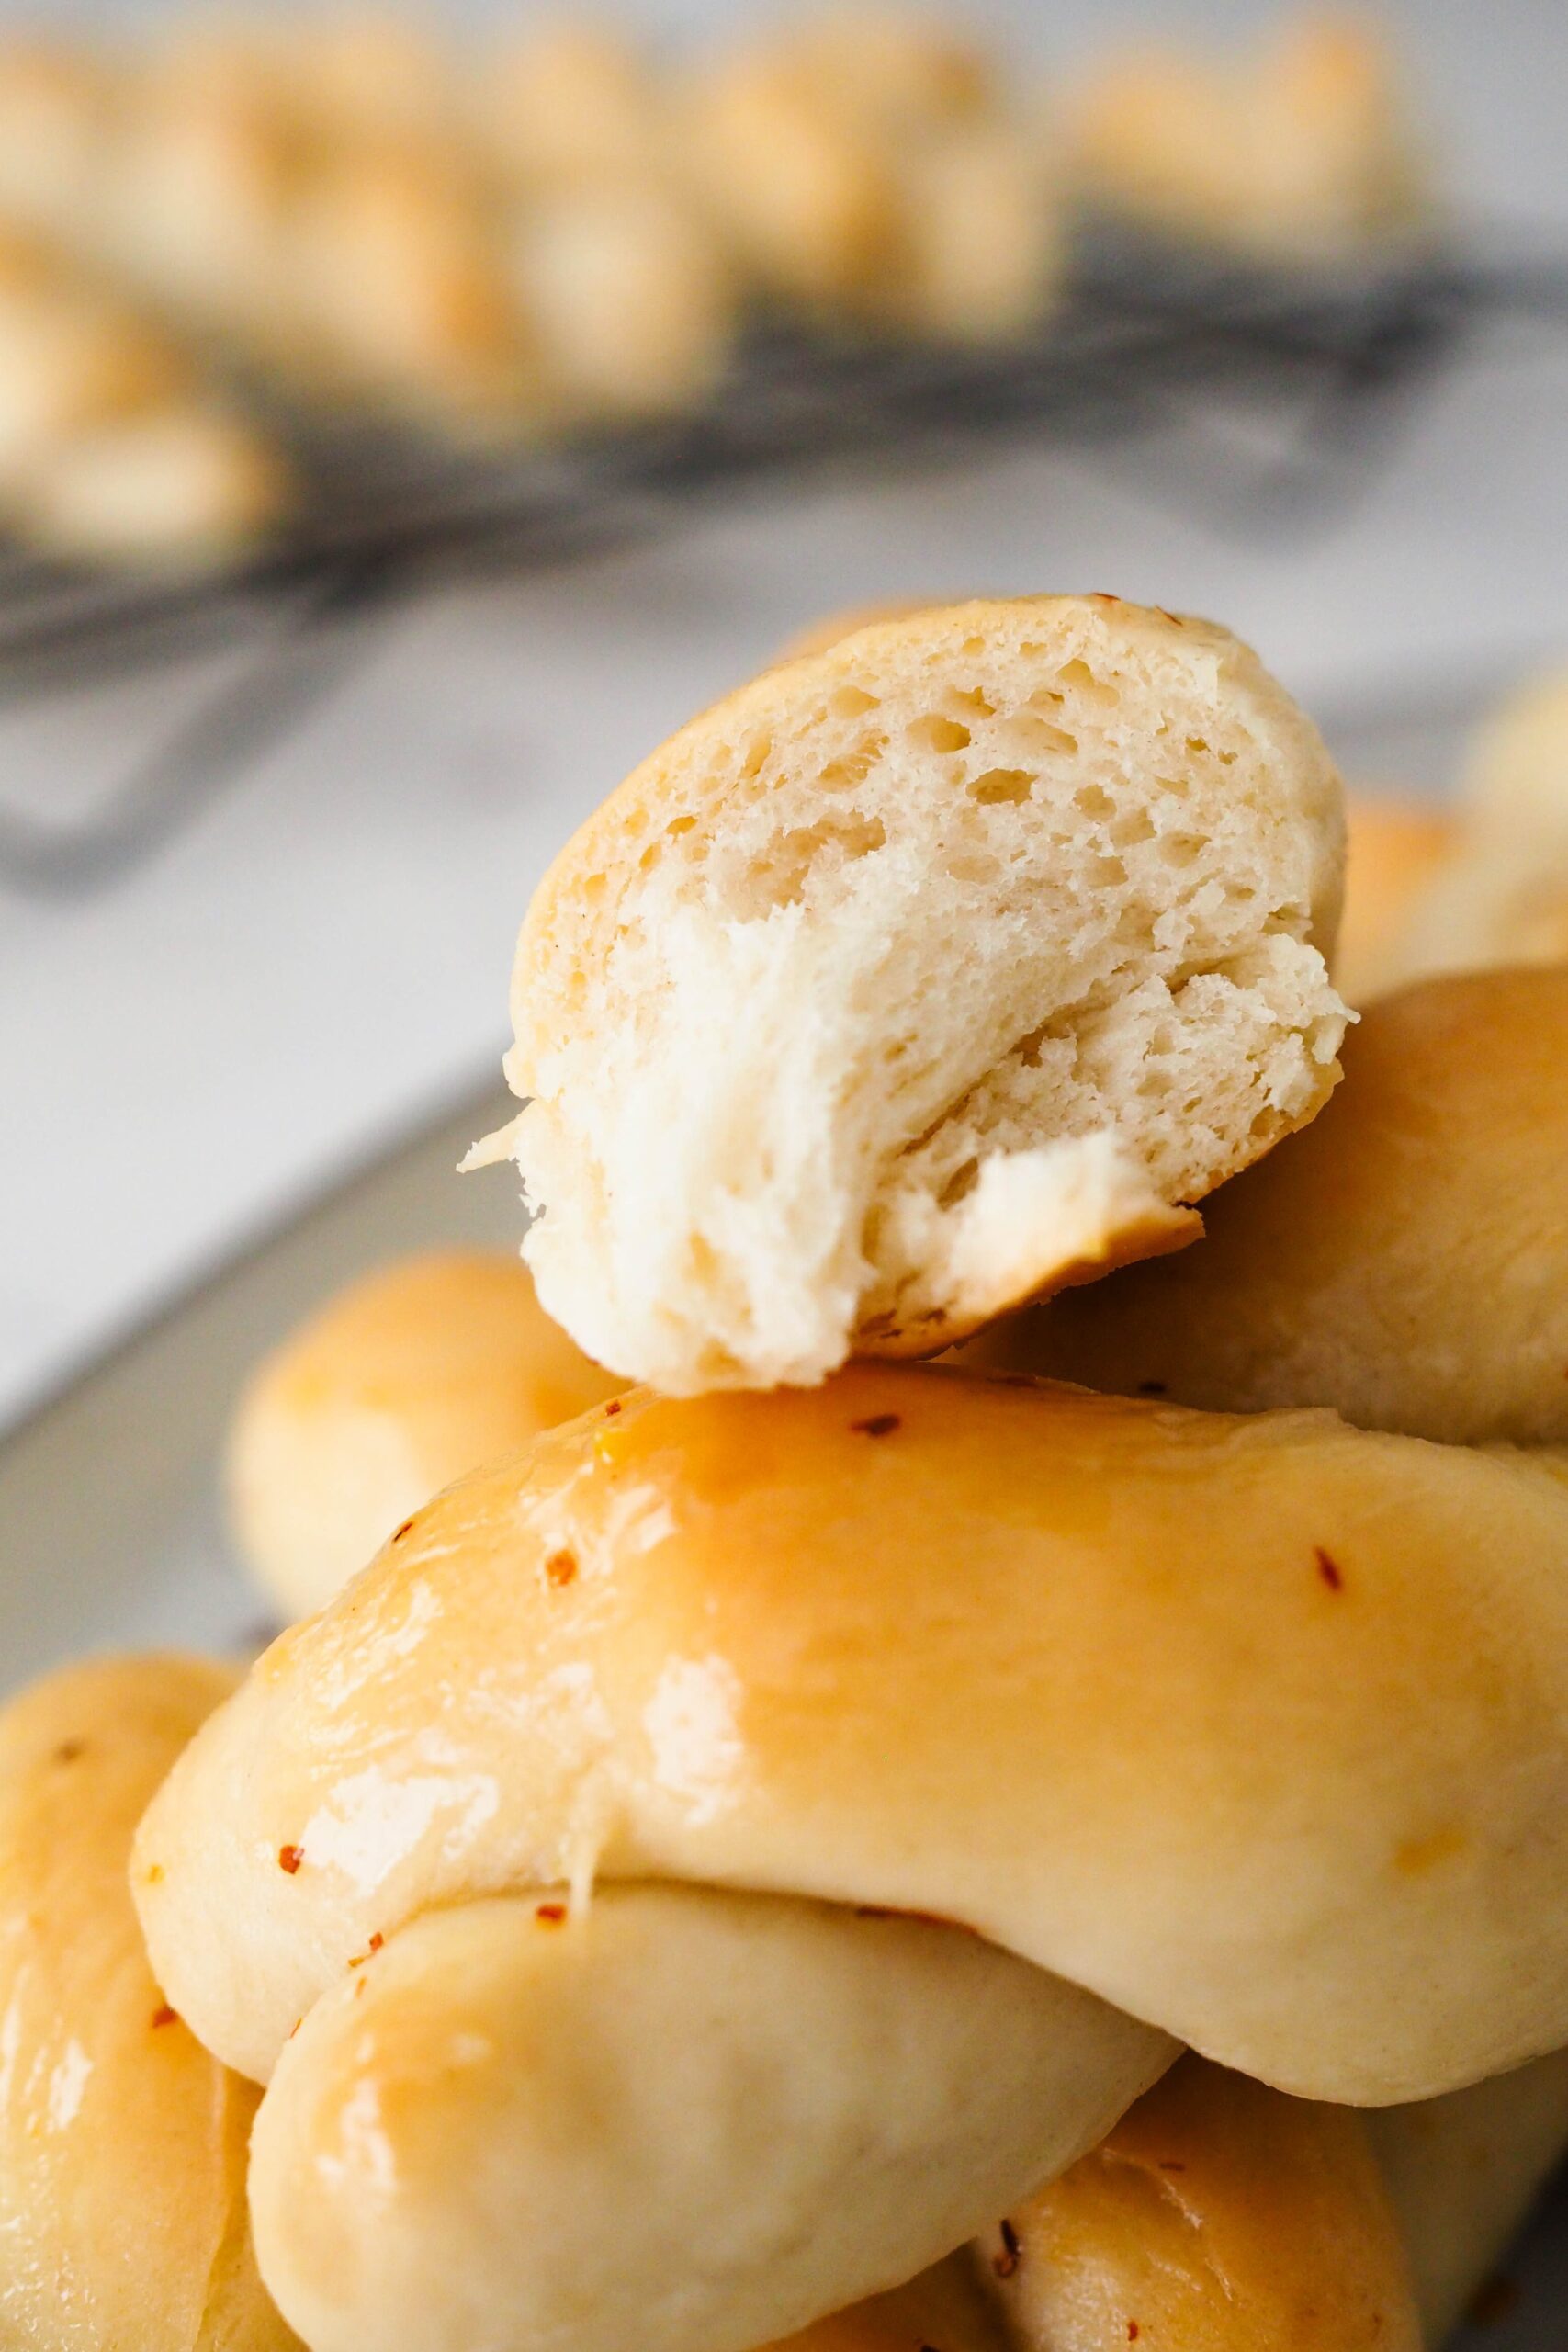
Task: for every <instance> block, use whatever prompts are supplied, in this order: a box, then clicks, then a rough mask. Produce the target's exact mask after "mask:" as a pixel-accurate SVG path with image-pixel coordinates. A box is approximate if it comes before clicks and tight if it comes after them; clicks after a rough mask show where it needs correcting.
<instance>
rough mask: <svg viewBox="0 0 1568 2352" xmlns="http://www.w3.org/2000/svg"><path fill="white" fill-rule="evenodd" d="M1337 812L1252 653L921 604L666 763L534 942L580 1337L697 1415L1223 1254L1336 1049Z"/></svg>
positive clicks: (610, 829) (1050, 610)
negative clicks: (1248, 1174)
mask: <svg viewBox="0 0 1568 2352" xmlns="http://www.w3.org/2000/svg"><path fill="white" fill-rule="evenodd" d="M1340 857H1341V818H1340V809H1339V786H1338V780H1337V776H1336V775H1335V774H1334V771H1333V769H1332V767H1331V765H1330V764H1329V762H1328V759H1327V755H1326V753H1325V751H1324V749H1323V746H1322V744H1321V743H1320V742H1319V741H1318V739H1317V737H1316V735H1315V733H1314V731H1313V729H1311V727H1310V726H1309V725H1308V723H1307V721H1306V720H1305V719H1304V718H1303V717H1302V716H1301V714H1300V713H1299V712H1298V711H1297V710H1296V709H1295V708H1294V707H1293V706H1292V704H1291V702H1290V701H1289V699H1288V697H1286V696H1285V695H1283V694H1282V692H1281V691H1280V688H1279V687H1278V686H1276V685H1275V684H1274V683H1273V681H1272V680H1271V679H1269V677H1268V676H1267V674H1266V673H1264V671H1263V670H1262V669H1261V667H1260V666H1259V665H1258V662H1257V661H1256V659H1255V658H1254V657H1253V656H1252V655H1251V654H1250V653H1248V652H1247V650H1246V649H1245V648H1244V647H1242V646H1240V645H1239V644H1237V642H1236V641H1235V639H1234V638H1232V637H1230V636H1229V635H1228V634H1227V633H1226V632H1225V631H1224V630H1223V629H1217V628H1213V627H1212V626H1211V625H1210V624H1208V623H1206V622H1201V621H1192V620H1180V619H1177V618H1175V617H1173V616H1170V615H1169V614H1166V613H1159V612H1150V611H1144V610H1141V609H1139V608H1138V607H1136V606H1134V605H1124V604H1122V603H1120V602H1119V601H1118V600H1117V599H1116V598H1114V597H1099V598H1097V597H1092V596H1090V597H1070V596H1067V597H1026V598H1021V599H1019V600H1017V601H1016V602H1012V603H1007V602H999V601H991V602H985V601H981V602H976V603H973V604H968V605H953V606H949V607H945V608H941V609H928V610H925V611H919V612H915V613H913V614H910V615H908V616H905V617H904V618H903V619H901V620H897V621H890V622H885V623H882V624H880V625H877V626H874V627H872V628H866V629H863V630H861V631H859V632H857V633H855V634H853V635H852V636H850V637H849V638H846V639H842V640H841V641H840V643H838V644H836V645H834V646H832V647H830V648H829V650H827V651H826V652H824V653H821V654H818V655H817V656H815V657H811V658H807V659H804V660H800V661H796V662H788V663H784V664H782V665H780V666H776V667H775V668H773V670H771V671H769V672H767V673H765V674H764V675H763V676H762V677H761V678H759V679H757V680H755V681H754V682H753V683H752V684H750V686H747V687H745V688H743V689H742V690H741V691H740V692H739V693H738V694H735V695H730V696H729V697H728V699H727V700H726V701H724V702H722V703H720V704H718V705H717V706H716V708H715V709H713V710H711V711H709V712H708V713H706V714H705V716H704V717H703V718H698V719H696V720H694V721H693V723H692V724H691V725H690V726H689V727H687V728H685V729H682V732H681V733H680V734H678V735H676V736H675V737H673V738H672V739H671V741H670V742H669V743H668V744H666V745H665V746H664V747H663V749H662V750H661V751H660V752H656V753H655V754H654V755H653V757H652V758H651V759H650V760H649V761H646V762H645V763H644V764H643V765H642V767H641V768H639V769H638V770H637V772H636V773H635V774H634V775H632V776H631V777H630V778H629V779H628V781H627V782H626V784H625V785H623V786H622V787H621V789H620V791H619V792H617V793H616V794H615V795H614V796H613V797H611V799H610V800H609V801H608V802H607V803H606V805H605V807H604V809H602V810H601V811H600V812H599V814H598V815H597V816H596V817H595V818H594V819H593V820H592V822H591V823H590V824H589V825H588V826H586V827H585V828H584V829H583V831H581V832H580V833H579V834H578V836H577V837H576V839H575V840H574V841H573V842H570V844H569V845H568V847H567V849H566V850H565V851H564V852H563V854H562V855H561V856H560V858H559V859H558V861H557V863H556V865H555V866H554V868H553V869H552V871H551V873H550V874H549V875H548V876H547V878H546V880H545V882H544V883H543V885H542V886H541V888H540V889H539V891H538V892H537V894H536V898H535V900H534V903H533V905H532V907H531V908H530V910H529V913H528V917H527V920H526V922H525V925H524V929H523V933H522V937H521V939H520V941H519V943H518V955H517V965H516V971H515V978H514V986H513V1014H514V1021H515V1026H516V1043H515V1045H514V1046H513V1051H512V1053H511V1055H510V1056H509V1057H508V1065H507V1067H508V1075H509V1077H510V1079H511V1081H512V1083H513V1087H514V1089H515V1090H516V1091H518V1092H519V1093H521V1094H525V1095H526V1096H528V1097H530V1098H531V1099H530V1101H529V1103H528V1107H527V1108H526V1110H525V1111H524V1112H523V1114H521V1117H520V1119H519V1121H518V1122H517V1125H516V1128H515V1130H514V1135H513V1137H512V1138H511V1140H513V1141H514V1142H515V1148H516V1150H517V1154H518V1158H519V1160H520V1163H521V1165H522V1168H523V1170H524V1174H525V1182H526V1183H527V1187H528V1190H529V1192H530V1194H531V1195H532V1196H533V1198H534V1199H535V1201H536V1203H537V1204H538V1205H539V1206H540V1208H541V1209H542V1211H543V1215H542V1216H540V1217H539V1219H538V1220H537V1222H536V1224H535V1226H534V1227H533V1228H532V1230H531V1232H530V1235H529V1238H528V1241H527V1244H526V1254H527V1256H528V1260H529V1262H530V1264H531V1265H532V1266H533V1268H534V1271H535V1273H536V1278H537V1280H538V1283H539V1295H540V1298H541V1300H542V1301H543V1303H544V1305H545V1306H546V1308H547V1310H548V1312H549V1313H551V1314H552V1315H554V1316H555V1317H556V1319H557V1320H558V1322H560V1323H561V1324H563V1325H564V1326H565V1328H566V1329H568V1330H570V1332H571V1333H572V1335H573V1336H574V1338H576V1339H577V1340H579V1341H580V1343H581V1345H582V1346H583V1347H584V1348H585V1349H586V1350H587V1351H588V1352H589V1353H590V1354H591V1355H592V1356H593V1357H594V1358H595V1359H596V1360H597V1361H599V1362H602V1363H608V1364H611V1365H613V1366H615V1368H616V1369H617V1370H620V1371H624V1372H626V1373H628V1374H637V1375H638V1376H640V1377H643V1378H648V1379H651V1380H653V1381H655V1382H656V1383H657V1384H658V1385H660V1386H662V1387H664V1388H665V1389H667V1390H669V1391H671V1392H672V1393H684V1392H688V1391H693V1390H696V1389H702V1388H705V1387H713V1386H724V1385H729V1386H739V1385H750V1386H762V1387H765V1386H770V1385H774V1384H775V1383H777V1382H780V1381H794V1382H800V1383H803V1384H805V1383H808V1382H810V1381H812V1380H816V1379H818V1378H820V1377H821V1376H822V1374H824V1373H825V1372H827V1371H828V1370H829V1369H830V1368H831V1367H832V1366H833V1365H834V1364H836V1363H839V1362H840V1361H841V1360H842V1358H843V1357H844V1356H845V1354H846V1353H848V1352H849V1351H851V1349H852V1348H853V1349H855V1350H857V1351H860V1352H862V1353H868V1352H870V1353H877V1354H886V1355H909V1354H920V1353H928V1354H929V1353H932V1352H934V1351H937V1350H938V1349H940V1348H941V1347H942V1346H943V1345H944V1344H946V1343H947V1342H948V1341H950V1340H954V1339H957V1338H959V1337H961V1336H962V1335H963V1334H964V1332H966V1331H968V1330H971V1329H975V1328H976V1326H977V1325H978V1324H979V1323H981V1322H984V1321H985V1320H986V1319H987V1317H990V1316H992V1315H995V1314H997V1313H998V1312H1000V1311H1001V1310H1002V1309H1003V1308H1004V1307H1006V1306H1011V1305H1014V1304H1016V1303H1018V1302H1019V1301H1020V1300H1021V1299H1022V1298H1025V1297H1028V1296H1030V1295H1034V1294H1035V1293H1038V1292H1041V1291H1043V1290H1045V1289H1047V1288H1056V1287H1059V1286H1060V1285H1061V1284H1063V1283H1067V1282H1071V1281H1075V1280H1082V1279H1087V1277H1088V1275H1089V1273H1091V1272H1100V1271H1102V1270H1103V1269H1104V1267H1105V1266H1106V1265H1108V1264H1112V1263H1115V1262H1118V1261H1122V1260H1125V1259H1127V1258H1130V1257H1137V1256H1145V1255H1147V1254H1149V1253H1150V1252H1151V1251H1156V1250H1168V1249H1171V1248H1175V1247H1178V1246H1179V1245H1180V1244H1181V1243H1182V1242H1183V1241H1187V1240H1190V1239H1191V1238H1193V1237H1194V1235H1195V1234H1196V1233H1197V1232H1198V1230H1199V1229H1200V1225H1199V1219H1198V1217H1197V1216H1196V1214H1195V1212H1194V1210H1193V1209H1192V1207H1191V1206H1190V1204H1191V1203H1192V1202H1194V1201H1196V1200H1198V1199H1200V1198H1201V1197H1202V1196H1203V1195H1204V1194H1205V1193H1208V1192H1209V1191H1210V1190H1211V1189H1212V1188H1213V1186H1214V1185H1215V1184H1216V1183H1218V1182H1220V1181H1221V1180H1222V1179H1223V1178H1224V1177H1225V1176H1226V1175H1229V1174H1230V1173H1232V1172H1233V1171H1234V1170H1235V1169H1237V1168H1239V1167H1242V1166H1245V1165H1246V1164H1247V1162H1248V1161H1249V1160H1251V1159H1256V1158H1257V1157H1258V1154H1259V1153H1261V1152H1263V1151H1265V1150H1267V1149H1268V1148H1269V1145H1270V1144H1272V1143H1273V1142H1275V1141H1276V1140H1277V1139H1278V1137H1279V1136H1281V1135H1284V1134H1286V1133H1288V1132H1289V1131H1290V1129H1291V1128H1292V1127H1293V1126H1296V1125H1300V1124H1302V1123H1303V1121H1305V1120H1307V1119H1310V1118H1311V1117H1312V1116H1313V1114H1314V1112H1315V1111H1316V1110H1317V1109H1318V1107H1319V1106H1320V1104H1321V1103H1323V1101H1324V1100H1325V1096H1326V1094H1327V1092H1328V1090H1329V1088H1330V1087H1331V1086H1332V1084H1333V1082H1334V1080H1335V1077H1336V1075H1337V1064H1336V1062H1335V1060H1334V1054H1335V1050H1336V1048H1337V1044H1338V1039H1339V1035H1340V1030H1341V1025H1342V1022H1343V1018H1344V1013H1343V1007H1342V1006H1341V1005H1340V1003H1339V1001H1338V999H1337V997H1336V996H1335V994H1334V992H1333V990H1332V989H1331V988H1330V987H1329V986H1328V983H1327V976H1326V972H1325V966H1324V961H1323V955H1322V953H1321V952H1320V948H1325V947H1327V946H1329V945H1331V944H1332V937H1333V931H1334V926H1335V923H1336V922H1337V910H1338V899H1339V866H1340Z"/></svg>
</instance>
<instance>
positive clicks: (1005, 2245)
mask: <svg viewBox="0 0 1568 2352" xmlns="http://www.w3.org/2000/svg"><path fill="white" fill-rule="evenodd" d="M1001 2232H1002V2250H1001V2252H1000V2254H994V2255H993V2256H991V2268H992V2269H993V2270H994V2271H995V2272H996V2274H997V2277H998V2278H1011V2277H1012V2274H1013V2272H1014V2271H1015V2270H1016V2269H1017V2268H1018V2261H1019V2253H1018V2232H1017V2231H1016V2230H1015V2229H1014V2228H1013V2225H1012V2223H1011V2222H1003V2223H1002V2225H1001Z"/></svg>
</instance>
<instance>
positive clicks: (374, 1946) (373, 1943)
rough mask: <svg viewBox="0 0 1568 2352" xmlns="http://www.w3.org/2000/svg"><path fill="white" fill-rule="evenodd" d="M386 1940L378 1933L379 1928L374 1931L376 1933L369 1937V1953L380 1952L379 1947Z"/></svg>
mask: <svg viewBox="0 0 1568 2352" xmlns="http://www.w3.org/2000/svg"><path fill="white" fill-rule="evenodd" d="M386 1940H387V1939H386V1937H385V1936H384V1935H383V1934H382V1933H381V1931H380V1929H379V1928H377V1930H376V1933H375V1934H374V1935H373V1936H372V1937H371V1939H370V1949H371V1951H380V1949H381V1946H382V1945H383V1944H384V1943H385V1942H386Z"/></svg>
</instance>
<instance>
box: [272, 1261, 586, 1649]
mask: <svg viewBox="0 0 1568 2352" xmlns="http://www.w3.org/2000/svg"><path fill="white" fill-rule="evenodd" d="M622 1385H624V1384H623V1383H621V1382H619V1381H617V1380H615V1378H613V1377H612V1376H611V1374H608V1373H605V1372H603V1371H601V1370H600V1368H599V1366H598V1365H597V1364H594V1363H590V1362H589V1361H588V1358H587V1357H586V1356H585V1355H584V1354H583V1353H582V1351H581V1349H580V1348H578V1347H577V1346H576V1345H575V1344H574V1343H573V1342H572V1341H571V1340H569V1339H568V1338H567V1335H566V1333H565V1332H564V1331H563V1330H561V1329H560V1328H559V1326H558V1324H555V1323H552V1322H551V1320H550V1318H549V1317H548V1316H547V1314H546V1313H545V1311H544V1309H543V1308H542V1307H541V1306H540V1305H539V1302H538V1300H537V1298H536V1296H535V1293H534V1284H533V1281H532V1279H531V1277H530V1275H529V1273H528V1272H527V1269H526V1268H525V1266H524V1265H522V1264H521V1263H520V1261H518V1260H517V1259H515V1258H508V1257H502V1256H500V1255H499V1254H492V1253H491V1252H489V1251H481V1250H432V1251H429V1252H426V1253H424V1254H423V1255H422V1256H419V1257H417V1258H405V1259H399V1260H397V1261H395V1262H394V1263H392V1264H390V1265H387V1266H381V1267H378V1268H377V1269H376V1271H375V1272H372V1273H369V1274H366V1275H363V1276H361V1277H360V1279H359V1280H358V1281H356V1282H354V1283H350V1284H349V1285H348V1287H347V1288H346V1289H344V1290H343V1291H340V1292H339V1293H338V1294H337V1295H336V1296H335V1297H333V1298H331V1299H329V1300H328V1302H327V1304H326V1305H325V1306H322V1307H320V1308H318V1309H317V1311H316V1312H315V1313H314V1314H313V1315H311V1316H310V1317H309V1318H308V1319H307V1320H306V1321H305V1322H304V1323H303V1324H302V1325H300V1327H299V1329H297V1330H296V1331H294V1332H292V1333H291V1334H290V1335H289V1337H288V1339H287V1340H284V1341H283V1342H282V1343H281V1345H279V1346H278V1347H276V1348H275V1349H274V1350H273V1351H271V1353H270V1354H268V1355H267V1357H266V1358H265V1361H264V1362H263V1363H261V1364H260V1366H259V1367H258V1368H257V1370H256V1371H255V1372H254V1374H253V1375H252V1377H251V1379H250V1381H249V1383H248V1384H247V1385H246V1388H245V1391H244V1394H243V1397H241V1399H240V1403H239V1406H238V1408H237V1409H236V1412H235V1416H234V1422H233V1426H232V1429H231V1433H230V1439H229V1454H228V1465H227V1469H228V1488H229V1498H230V1510H231V1521H232V1524H233V1528H234V1533H235V1537H236V1540H237V1542H238V1544H239V1547H240V1549H241V1551H242V1552H243V1554H244V1555H245V1556H246V1558H247V1559H248V1561H249V1563H250V1565H251V1566H252V1567H253V1568H254V1571H255V1573H256V1575H257V1577H259V1578H260V1580H261V1582H262V1583H263V1584H264V1585H265V1587H266V1588H267V1589H268V1590H269V1591H270V1592H271V1593H272V1594H273V1595H274V1596H275V1598H276V1600H279V1601H280V1602H281V1603H282V1605H283V1607H284V1609H285V1610H286V1611H288V1615H289V1616H290V1617H302V1616H306V1615H308V1614H309V1612H310V1611H311V1610H312V1609H319V1608H321V1605H322V1604H323V1602H325V1601H327V1600H331V1598H332V1596H333V1593H334V1592H336V1591H338V1590H339V1589H341V1587H342V1586H343V1585H344V1584H345V1583H346V1582H347V1581H348V1579H349V1577H351V1576H354V1575H355V1574H356V1573H357V1571H358V1570H359V1569H360V1568H362V1567H363V1566H365V1564H366V1562H367V1560H369V1559H371V1558H372V1557H373V1556H374V1555H375V1554H376V1552H377V1551H378V1549H379V1548H380V1546H381V1544H384V1543H385V1542H386V1540H387V1538H388V1536H389V1535H390V1534H391V1532H392V1531H393V1529H394V1528H396V1527H397V1526H399V1525H400V1522H401V1521H403V1520H404V1519H406V1518H407V1517H408V1516H409V1514H410V1513H411V1512H412V1511H415V1510H418V1509H419V1507H420V1505H421V1503H423V1502H426V1501H428V1499H429V1498H430V1497H431V1496H432V1495H433V1494H434V1493H435V1491H436V1490H437V1488H438V1487H445V1486H448V1485H449V1484H450V1483H451V1481H452V1480H453V1479H454V1478H457V1477H460V1476H462V1474H463V1473H464V1472H465V1471H467V1470H472V1469H474V1468H476V1467H477V1466H478V1465H479V1464H480V1463H482V1462H489V1461H493V1460H495V1459H496V1458H497V1457H498V1456H499V1455H501V1454H503V1453H510V1452H512V1450H513V1448H514V1447H516V1446H519V1445H522V1444H524V1443H525V1442H526V1441H527V1440H528V1439H529V1438H531V1437H534V1436H536V1434H537V1433H538V1431H539V1430H547V1429H553V1428H554V1427H555V1425H556V1423H557V1422H558V1421H565V1420H570V1419H572V1418H573V1416H574V1415H576V1414H578V1413H581V1412H585V1411H586V1410H587V1409H588V1408H589V1407H590V1406H591V1405H596V1404H602V1403H603V1402H604V1399H605V1398H606V1397H613V1396H615V1395H617V1394H618V1393H619V1390H620V1389H621V1387H622Z"/></svg>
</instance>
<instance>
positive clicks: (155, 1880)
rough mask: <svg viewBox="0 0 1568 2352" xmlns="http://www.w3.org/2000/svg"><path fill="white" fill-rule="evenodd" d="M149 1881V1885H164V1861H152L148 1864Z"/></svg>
mask: <svg viewBox="0 0 1568 2352" xmlns="http://www.w3.org/2000/svg"><path fill="white" fill-rule="evenodd" d="M147 1883H148V1885H149V1886H162V1885H163V1883H164V1865H163V1863H162V1862H152V1863H150V1864H149V1865H148V1870H147Z"/></svg>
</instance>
